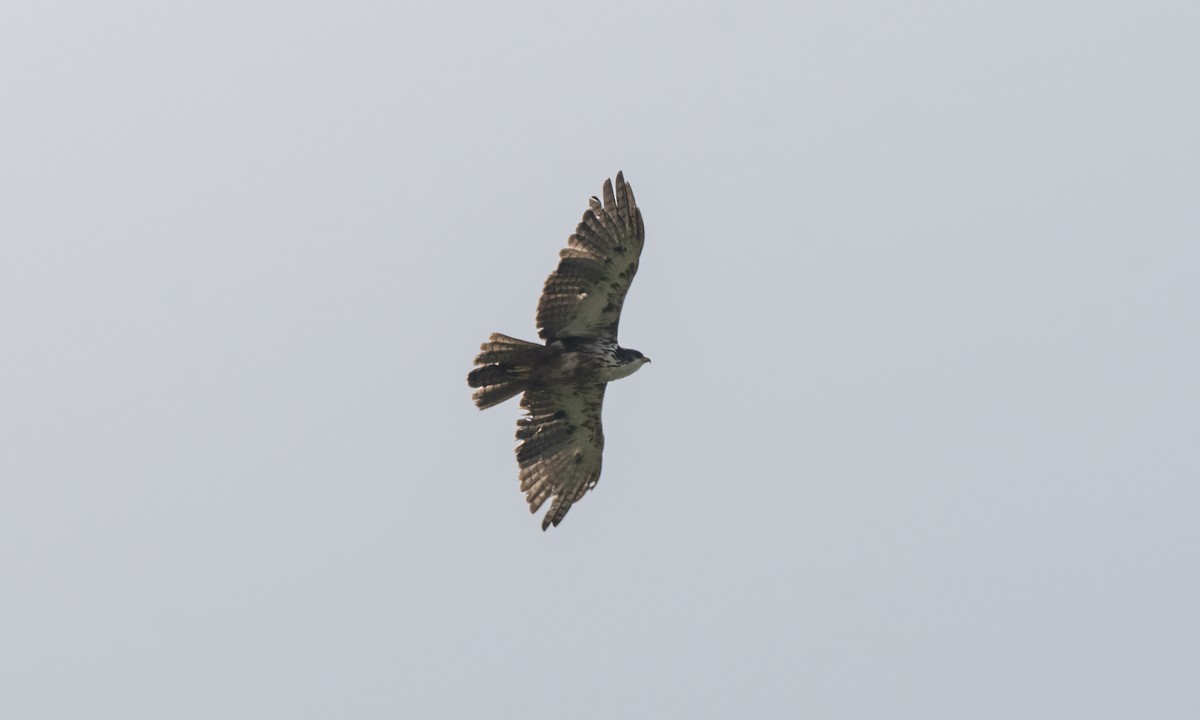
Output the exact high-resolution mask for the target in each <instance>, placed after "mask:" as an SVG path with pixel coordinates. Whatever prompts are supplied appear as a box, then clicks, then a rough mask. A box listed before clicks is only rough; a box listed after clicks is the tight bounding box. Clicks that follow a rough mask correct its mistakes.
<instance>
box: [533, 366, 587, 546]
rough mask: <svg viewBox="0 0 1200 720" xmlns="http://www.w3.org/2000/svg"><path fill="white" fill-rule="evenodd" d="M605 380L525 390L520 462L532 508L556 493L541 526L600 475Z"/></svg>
mask: <svg viewBox="0 0 1200 720" xmlns="http://www.w3.org/2000/svg"><path fill="white" fill-rule="evenodd" d="M605 387H606V386H605V385H558V386H553V387H542V388H532V389H529V390H526V391H525V395H524V397H522V398H521V407H523V408H525V412H526V416H525V417H523V418H521V419H520V420H518V421H517V440H519V441H520V444H519V445H518V446H517V464H518V465H519V466H520V467H521V471H520V477H521V489H522V490H524V491H525V499H526V500H528V501H529V511H530V512H537V511H538V508H540V507H541V506H542V503H544V502H546V500H547V499H548V498H551V497H553V498H554V502H553V503H551V504H550V511H549V512H547V513H546V516H545V517H544V518H542V529H543V530H545V529H546V528H548V527H550V526H551V525H555V526H557V525H558V524H559V523H560V522H562V519H563V517H565V516H566V514H567V511H568V510H570V509H571V505H572V504H574V503H575V502H577V501H578V500H579V499H580V498H581V497H583V494H584V493H586V492H587V491H588V490H591V489H592V488H594V487H595V486H596V483H597V482H599V481H600V460H601V455H602V454H603V452H604V430H603V429H602V428H601V426H600V409H601V406H602V405H603V404H604V389H605Z"/></svg>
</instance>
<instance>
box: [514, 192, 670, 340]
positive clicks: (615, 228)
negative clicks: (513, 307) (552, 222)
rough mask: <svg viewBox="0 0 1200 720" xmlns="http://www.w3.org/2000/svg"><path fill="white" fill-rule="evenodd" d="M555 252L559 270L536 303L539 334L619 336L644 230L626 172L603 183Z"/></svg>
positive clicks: (553, 337)
mask: <svg viewBox="0 0 1200 720" xmlns="http://www.w3.org/2000/svg"><path fill="white" fill-rule="evenodd" d="M601 194H602V195H603V197H604V201H603V203H602V202H601V201H600V199H599V198H595V197H593V198H591V199H590V200H589V201H588V209H587V210H585V211H584V213H583V219H582V220H580V221H579V225H578V226H577V227H576V228H575V232H574V234H572V235H571V237H570V238H568V240H567V247H566V248H564V249H563V250H562V251H561V252H560V253H559V257H560V259H559V263H558V268H557V269H556V270H555V271H554V272H553V273H551V274H550V277H548V278H546V284H545V286H544V287H543V288H542V297H541V299H540V300H539V301H538V311H537V325H538V335H539V336H541V338H542V339H543V340H556V339H560V338H564V337H594V338H603V339H608V340H612V341H614V342H615V341H616V339H617V327H618V325H619V323H620V320H621V308H622V306H623V305H624V303H625V295H626V293H628V292H629V286H630V284H631V283H632V282H633V276H634V274H635V273H636V272H637V264H638V258H639V257H640V256H641V254H642V245H643V244H644V242H645V237H646V231H645V226H644V224H643V223H642V213H641V211H640V210H638V207H637V201H636V200H635V199H634V197H633V188H632V187H631V186H630V185H629V184H628V183H626V182H625V176H624V175H623V174H622V173H617V182H616V185H615V186H614V185H613V182H612V181H611V180H605V181H604V189H603V190H602V191H601Z"/></svg>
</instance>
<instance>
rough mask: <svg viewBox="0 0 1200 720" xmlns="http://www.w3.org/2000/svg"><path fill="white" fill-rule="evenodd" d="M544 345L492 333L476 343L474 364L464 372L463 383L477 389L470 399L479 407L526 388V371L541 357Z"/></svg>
mask: <svg viewBox="0 0 1200 720" xmlns="http://www.w3.org/2000/svg"><path fill="white" fill-rule="evenodd" d="M543 349H544V346H542V345H539V344H537V343H531V342H526V341H524V340H518V339H517V338H513V337H509V336H507V335H501V334H500V333H492V336H491V337H490V338H488V341H487V342H485V343H483V344H482V345H480V346H479V350H480V352H479V355H478V356H476V358H475V364H476V365H480V366H482V367H477V368H475V369H474V370H472V371H471V373H470V374H469V375H467V384H468V385H470V386H471V387H473V388H478V390H476V391H475V393H474V395H472V398H473V399H474V400H475V404H476V405H477V406H478V407H479V409H480V410H483V409H484V408H490V407H492V406H493V405H499V404H500V403H502V402H504V401H505V400H507V399H509V398H511V397H513V396H515V395H520V394H521V393H522V392H524V391H525V389H526V388H527V387H528V385H529V383H528V378H529V373H530V371H531V370H532V369H533V366H534V365H535V364H536V363H537V361H538V359H539V358H540V357H541V353H542V351H543Z"/></svg>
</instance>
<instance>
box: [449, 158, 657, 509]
mask: <svg viewBox="0 0 1200 720" xmlns="http://www.w3.org/2000/svg"><path fill="white" fill-rule="evenodd" d="M603 195H604V202H603V203H601V202H600V199H599V198H597V197H592V198H591V200H590V201H589V203H588V205H589V207H588V209H587V210H586V211H585V212H584V213H583V219H582V220H581V221H580V222H579V226H578V227H576V228H575V233H574V234H573V235H571V237H570V238H569V239H568V240H567V247H565V248H563V249H562V250H561V251H560V252H559V254H558V255H559V261H558V268H557V269H556V270H555V271H554V272H552V273H551V274H550V277H548V278H546V284H545V286H544V287H543V288H542V297H541V299H540V300H539V301H538V308H537V326H538V336H539V337H541V338H542V340H544V341H545V344H544V345H542V344H539V343H535V342H528V341H526V340H518V339H516V338H513V337H509V336H507V335H501V334H500V333H493V334H492V336H491V337H490V338H488V341H487V342H485V343H483V344H482V345H480V346H479V349H480V353H479V355H478V356H477V357H476V358H475V365H477V366H478V367H476V368H475V369H474V370H472V371H471V373H470V375H468V376H467V384H468V385H470V386H471V387H473V388H478V389H477V390H475V393H474V395H473V398H474V400H475V404H476V405H477V406H479V408H480V409H481V410H482V409H484V408H489V407H492V406H493V405H498V404H500V403H502V402H504V401H505V400H507V399H509V398H511V397H513V396H515V395H518V394H521V393H524V396H523V397H522V398H521V407H522V408H524V410H525V416H524V417H522V418H521V419H520V420H518V421H517V441H518V445H517V449H516V452H517V465H518V466H519V467H520V472H519V476H520V480H521V490H523V491H524V492H525V499H526V500H527V501H528V502H529V511H530V512H537V511H538V509H539V508H540V507H541V506H542V504H543V503H545V502H546V500H549V499H551V498H553V501H552V502H551V504H550V510H549V511H548V512H547V513H546V515H545V517H544V518H543V519H542V530H545V529H546V528H548V527H550V526H551V525H554V526H557V525H558V524H559V523H560V522H562V519H563V517H565V516H566V514H567V511H568V510H570V509H571V505H572V504H574V503H576V502H578V501H579V499H580V498H582V497H583V495H584V493H586V492H587V491H588V490H590V489H592V488H594V487H596V483H597V482H598V481H599V480H600V460H601V454H602V452H603V450H604V432H603V430H602V429H601V426H600V409H601V405H602V404H603V403H604V390H605V388H606V387H607V385H608V383H609V382H611V381H613V380H619V379H620V378H623V377H627V376H629V375H632V374H633V373H634V372H636V371H637V370H638V368H640V367H642V366H643V365H645V364H646V363H648V362H650V358H648V357H646V356H645V355H643V354H641V353H640V352H638V351H637V350H629V349H627V348H623V347H621V346H619V345H618V344H617V324H618V323H619V322H620V320H621V305H622V304H623V303H624V302H625V293H626V292H628V291H629V285H630V283H631V282H633V275H634V273H636V272H637V268H638V257H639V256H640V255H641V254H642V243H643V241H644V239H645V235H646V233H645V227H644V226H643V225H642V214H641V212H640V211H639V210H638V207H637V203H636V202H635V201H634V199H633V188H632V187H630V186H629V184H628V183H626V182H625V178H624V176H623V175H622V174H621V173H617V182H616V186H615V187H614V186H613V183H612V181H611V180H606V181H605V182H604V191H603Z"/></svg>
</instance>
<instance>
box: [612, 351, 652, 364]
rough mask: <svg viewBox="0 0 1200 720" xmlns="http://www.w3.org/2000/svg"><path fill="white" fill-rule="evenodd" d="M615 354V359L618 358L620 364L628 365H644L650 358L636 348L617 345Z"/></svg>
mask: <svg viewBox="0 0 1200 720" xmlns="http://www.w3.org/2000/svg"><path fill="white" fill-rule="evenodd" d="M616 355H617V360H620V361H621V364H622V365H628V364H630V363H637V364H638V365H645V364H646V363H648V362H650V358H648V357H646V356H645V355H643V354H641V353H640V352H638V351H637V350H630V349H629V348H623V347H618V348H617V352H616Z"/></svg>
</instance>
